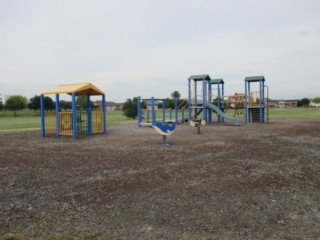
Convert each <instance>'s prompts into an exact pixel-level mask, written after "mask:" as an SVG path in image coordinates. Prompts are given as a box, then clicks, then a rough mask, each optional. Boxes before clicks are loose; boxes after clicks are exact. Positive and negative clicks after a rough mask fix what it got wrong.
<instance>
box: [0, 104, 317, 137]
mask: <svg viewBox="0 0 320 240" xmlns="http://www.w3.org/2000/svg"><path fill="white" fill-rule="evenodd" d="M161 114H162V111H161V110H160V111H157V118H161V116H160V115H161ZM228 114H229V115H230V116H231V115H233V111H232V110H229V111H228ZM144 116H146V114H144ZM185 116H188V113H187V111H185ZM150 117H151V114H150ZM172 117H173V119H174V117H175V112H174V111H172ZM166 118H169V112H168V111H167V113H166ZM269 118H270V119H275V118H306V119H310V118H320V108H314V107H309V108H303V107H300V108H284V109H280V108H271V109H270V112H269ZM127 121H137V120H132V119H129V118H127V117H125V116H124V115H123V112H122V111H109V112H107V124H108V123H117V122H127ZM21 129H25V130H28V129H40V116H39V113H34V112H32V111H19V112H17V116H16V117H14V116H13V112H11V111H1V112H0V132H2V133H3V132H10V131H15V130H21Z"/></svg>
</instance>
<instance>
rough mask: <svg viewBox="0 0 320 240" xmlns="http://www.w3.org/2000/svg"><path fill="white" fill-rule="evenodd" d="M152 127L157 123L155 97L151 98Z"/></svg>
mask: <svg viewBox="0 0 320 240" xmlns="http://www.w3.org/2000/svg"><path fill="white" fill-rule="evenodd" d="M151 112H152V127H153V126H154V125H155V123H156V111H155V109H154V97H152V98H151Z"/></svg>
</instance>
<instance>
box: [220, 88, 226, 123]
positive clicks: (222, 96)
mask: <svg viewBox="0 0 320 240" xmlns="http://www.w3.org/2000/svg"><path fill="white" fill-rule="evenodd" d="M221 86H222V93H221V98H222V105H221V106H222V108H223V110H224V107H225V105H224V83H222V84H221ZM222 122H224V118H222Z"/></svg>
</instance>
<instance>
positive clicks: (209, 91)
mask: <svg viewBox="0 0 320 240" xmlns="http://www.w3.org/2000/svg"><path fill="white" fill-rule="evenodd" d="M208 93H209V96H208V98H209V99H208V103H210V104H212V84H211V83H210V81H208ZM208 123H212V111H211V110H210V109H208Z"/></svg>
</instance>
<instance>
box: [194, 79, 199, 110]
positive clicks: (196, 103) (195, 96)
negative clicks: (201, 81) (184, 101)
mask: <svg viewBox="0 0 320 240" xmlns="http://www.w3.org/2000/svg"><path fill="white" fill-rule="evenodd" d="M197 88H198V84H197V81H194V106H195V107H196V106H197V105H198V99H197V92H198V89H197Z"/></svg>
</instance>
